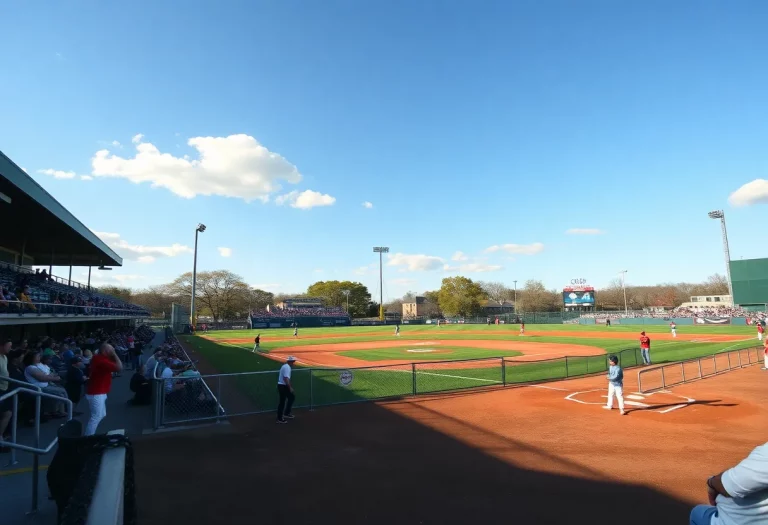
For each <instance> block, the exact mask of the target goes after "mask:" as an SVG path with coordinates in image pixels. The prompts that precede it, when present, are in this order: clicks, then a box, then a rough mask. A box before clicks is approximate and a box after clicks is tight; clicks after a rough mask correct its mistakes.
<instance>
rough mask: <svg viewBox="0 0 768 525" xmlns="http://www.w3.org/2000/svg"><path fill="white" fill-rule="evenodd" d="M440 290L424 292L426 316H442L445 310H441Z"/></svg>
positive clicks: (433, 317)
mask: <svg viewBox="0 0 768 525" xmlns="http://www.w3.org/2000/svg"><path fill="white" fill-rule="evenodd" d="M439 296H440V290H435V291H432V292H424V308H423V312H424V316H425V317H429V318H431V319H436V318H439V317H442V315H443V312H442V310H440V297H439Z"/></svg>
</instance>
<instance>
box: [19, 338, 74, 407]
mask: <svg viewBox="0 0 768 525" xmlns="http://www.w3.org/2000/svg"><path fill="white" fill-rule="evenodd" d="M41 357H42V356H41V355H40V352H30V353H28V354H27V355H26V356H24V366H25V368H24V377H25V378H26V380H27V382H29V383H30V384H32V385H34V386H37V387H40V388H41V389H42V390H43V392H45V393H46V394H52V395H54V396H58V397H61V398H64V399H67V391H66V390H64V389H63V388H62V387H60V386H58V385H55V384H54V383H60V382H61V378H60V377H59V376H58V375H57V374H54V373H53V372H52V371H51V369H50V367H48V365H46V364H45V363H42V362H41V361H40V358H41ZM45 404H46V406H47V412H48V415H49V416H50V417H54V418H60V417H67V413H66V411H65V410H64V402H63V401H58V400H55V399H45Z"/></svg>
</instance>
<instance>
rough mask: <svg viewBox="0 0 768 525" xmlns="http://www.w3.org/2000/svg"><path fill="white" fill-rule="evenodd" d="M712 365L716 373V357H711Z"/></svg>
mask: <svg viewBox="0 0 768 525" xmlns="http://www.w3.org/2000/svg"><path fill="white" fill-rule="evenodd" d="M712 364H713V365H714V367H715V373H717V356H716V355H713V356H712Z"/></svg>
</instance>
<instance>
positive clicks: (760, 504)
mask: <svg viewBox="0 0 768 525" xmlns="http://www.w3.org/2000/svg"><path fill="white" fill-rule="evenodd" d="M707 496H708V497H709V505H698V506H696V507H694V509H693V510H692V511H691V519H690V523H691V525H730V524H736V523H738V524H755V525H757V524H758V523H768V443H765V444H763V445H760V446H758V447H756V448H755V449H754V450H753V451H752V452H751V453H750V454H749V456H747V457H746V459H744V460H742V461H741V462H740V463H739V464H738V465H736V466H735V467H733V468H730V469H728V470H726V471H725V472H722V473H720V474H718V475H716V476H712V477H711V478H709V479H708V480H707Z"/></svg>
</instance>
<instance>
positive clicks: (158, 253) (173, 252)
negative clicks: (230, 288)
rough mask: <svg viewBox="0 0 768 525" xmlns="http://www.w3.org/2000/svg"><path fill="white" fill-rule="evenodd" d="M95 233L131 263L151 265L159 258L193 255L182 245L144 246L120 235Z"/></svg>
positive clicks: (187, 247)
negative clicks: (130, 241) (130, 242)
mask: <svg viewBox="0 0 768 525" xmlns="http://www.w3.org/2000/svg"><path fill="white" fill-rule="evenodd" d="M93 233H95V234H96V235H97V236H98V237H99V238H100V239H101V240H102V241H104V242H105V243H107V244H108V245H109V246H110V247H111V248H113V249H114V250H115V251H116V252H117V253H118V254H119V255H120V256H121V257H123V258H124V259H128V260H130V261H138V262H141V263H150V262H153V261H154V260H155V259H156V258H158V257H176V256H177V255H181V254H182V253H192V249H191V248H190V247H189V246H184V245H182V244H172V245H170V246H142V245H137V244H129V243H128V242H127V241H126V240H125V239H123V238H121V237H120V234H119V233H109V232H93Z"/></svg>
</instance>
